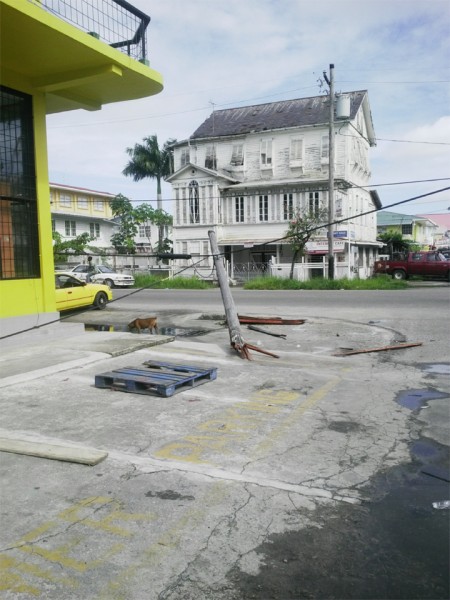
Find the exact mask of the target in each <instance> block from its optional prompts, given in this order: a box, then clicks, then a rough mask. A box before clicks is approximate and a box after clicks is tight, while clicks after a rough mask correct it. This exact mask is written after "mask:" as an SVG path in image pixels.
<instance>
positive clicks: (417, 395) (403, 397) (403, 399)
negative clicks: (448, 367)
mask: <svg viewBox="0 0 450 600" xmlns="http://www.w3.org/2000/svg"><path fill="white" fill-rule="evenodd" d="M442 398H448V394H444V393H443V392H438V391H437V390H432V389H426V390H403V391H402V392H400V393H399V394H397V397H396V398H395V401H396V402H397V403H398V404H400V405H401V406H404V407H405V408H409V409H411V410H418V409H419V408H422V407H423V406H424V405H425V404H426V403H427V402H428V401H429V400H441V399H442Z"/></svg>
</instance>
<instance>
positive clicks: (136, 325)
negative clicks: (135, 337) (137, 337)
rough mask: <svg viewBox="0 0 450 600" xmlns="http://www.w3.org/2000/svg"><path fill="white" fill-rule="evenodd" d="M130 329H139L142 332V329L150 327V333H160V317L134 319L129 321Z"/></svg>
mask: <svg viewBox="0 0 450 600" xmlns="http://www.w3.org/2000/svg"><path fill="white" fill-rule="evenodd" d="M128 329H130V330H131V329H137V330H138V333H141V330H142V329H148V330H149V333H153V332H155V333H158V319H157V318H156V317H147V318H146V319H134V321H131V323H128Z"/></svg>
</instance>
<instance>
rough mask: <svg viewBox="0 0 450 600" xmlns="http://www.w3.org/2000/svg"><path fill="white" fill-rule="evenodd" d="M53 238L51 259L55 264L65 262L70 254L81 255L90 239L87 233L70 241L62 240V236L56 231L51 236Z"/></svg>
mask: <svg viewBox="0 0 450 600" xmlns="http://www.w3.org/2000/svg"><path fill="white" fill-rule="evenodd" d="M52 237H53V257H54V260H55V263H57V262H67V258H68V256H69V255H70V254H83V252H84V251H85V249H86V248H89V246H88V244H89V242H92V240H93V239H94V238H92V237H91V236H90V235H89V233H81V234H80V235H77V237H75V238H72V239H70V240H63V238H62V235H61V234H60V233H58V232H57V231H54V232H53V234H52Z"/></svg>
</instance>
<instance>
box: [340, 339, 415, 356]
mask: <svg viewBox="0 0 450 600" xmlns="http://www.w3.org/2000/svg"><path fill="white" fill-rule="evenodd" d="M421 345H422V342H417V343H413V344H396V345H395V346H382V347H381V348H366V349H365V350H364V349H363V350H349V351H348V352H336V353H335V355H334V356H351V355H352V354H367V353H369V352H386V351H388V350H402V349H403V348H414V347H415V346H421Z"/></svg>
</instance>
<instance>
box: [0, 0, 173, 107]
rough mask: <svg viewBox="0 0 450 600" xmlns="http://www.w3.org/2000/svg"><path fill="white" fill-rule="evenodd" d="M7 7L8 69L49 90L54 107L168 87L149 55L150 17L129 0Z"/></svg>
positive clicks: (39, 1) (9, 0) (31, 86)
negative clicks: (127, 0) (151, 65)
mask: <svg viewBox="0 0 450 600" xmlns="http://www.w3.org/2000/svg"><path fill="white" fill-rule="evenodd" d="M0 13H1V36H0V63H1V68H2V72H3V73H4V74H7V75H8V77H9V76H11V78H15V80H16V81H22V82H23V83H22V85H23V87H24V89H27V90H32V91H33V92H34V93H36V94H43V95H44V96H45V110H46V112H47V114H51V113H57V112H63V111H68V110H76V109H80V108H83V109H85V110H99V109H100V108H101V107H102V106H103V105H104V104H109V103H113V102H123V101H127V100H135V99H137V98H144V97H148V96H153V95H154V94H158V93H159V92H161V90H162V89H163V83H162V76H161V74H160V73H158V72H157V71H155V70H153V69H152V68H150V63H149V60H148V58H147V45H146V33H147V26H148V24H149V22H150V17H149V16H147V15H145V14H144V13H142V12H141V11H139V10H138V9H135V8H134V7H133V6H132V5H131V4H130V3H128V2H126V0H0ZM17 78H18V79H17ZM4 81H6V79H5V78H3V82H4Z"/></svg>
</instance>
